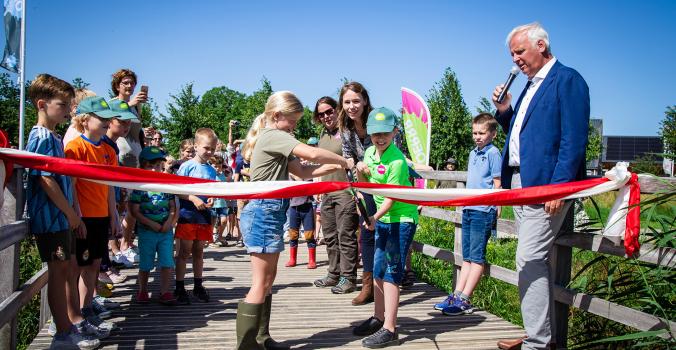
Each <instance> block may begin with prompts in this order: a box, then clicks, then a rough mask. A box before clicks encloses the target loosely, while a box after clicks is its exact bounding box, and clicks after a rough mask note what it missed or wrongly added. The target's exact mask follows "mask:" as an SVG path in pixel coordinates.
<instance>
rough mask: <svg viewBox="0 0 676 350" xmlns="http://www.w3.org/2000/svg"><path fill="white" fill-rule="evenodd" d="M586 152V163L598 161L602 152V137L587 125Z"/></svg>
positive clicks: (591, 126) (590, 124)
mask: <svg viewBox="0 0 676 350" xmlns="http://www.w3.org/2000/svg"><path fill="white" fill-rule="evenodd" d="M587 137H588V141H587V151H586V161H590V160H594V159H599V161H600V157H601V151H602V150H603V137H601V134H600V133H599V131H598V130H596V128H595V127H594V126H593V125H592V123H589V131H588V132H587Z"/></svg>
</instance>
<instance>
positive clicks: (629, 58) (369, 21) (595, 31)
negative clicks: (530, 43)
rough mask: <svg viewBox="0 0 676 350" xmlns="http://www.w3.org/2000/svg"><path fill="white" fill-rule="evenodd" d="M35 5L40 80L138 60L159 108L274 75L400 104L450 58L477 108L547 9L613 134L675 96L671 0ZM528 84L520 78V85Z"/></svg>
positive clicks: (423, 88) (30, 61) (105, 77)
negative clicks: (511, 41)
mask: <svg viewBox="0 0 676 350" xmlns="http://www.w3.org/2000/svg"><path fill="white" fill-rule="evenodd" d="M533 4H537V8H536V9H525V7H526V6H529V5H533ZM27 12H28V13H27V19H28V22H27V24H28V33H27V35H28V43H27V60H26V63H27V67H26V72H27V76H28V77H29V78H32V77H34V76H35V75H36V74H38V73H41V72H48V73H51V74H54V75H56V76H59V77H61V78H63V79H66V80H69V81H70V80H72V79H73V78H75V77H82V78H83V79H84V80H85V81H87V82H89V83H91V86H90V87H91V88H92V89H93V90H95V91H96V92H97V93H99V94H101V95H105V94H106V93H107V90H108V88H109V84H110V74H111V73H113V72H114V71H115V70H117V69H118V68H120V67H129V68H131V69H133V70H134V71H136V72H137V74H138V75H139V82H140V83H141V84H146V85H149V86H150V95H151V96H152V97H153V98H154V99H155V101H156V102H158V104H159V105H160V110H164V105H165V104H166V102H168V101H169V95H170V94H172V93H176V92H177V91H178V90H179V89H180V88H181V86H182V85H184V84H186V83H188V82H194V84H195V91H196V92H197V93H198V94H202V93H203V92H204V91H206V90H208V89H209V88H212V87H215V86H222V85H225V86H227V87H229V88H232V89H235V90H239V91H242V92H246V93H250V92H252V91H254V90H255V89H257V88H258V87H259V86H260V80H261V78H262V77H263V76H266V77H267V78H268V79H269V80H270V81H271V83H272V86H273V88H274V89H275V90H291V91H294V92H296V93H297V95H298V96H299V97H300V98H301V100H302V101H303V103H304V104H306V105H310V106H313V105H314V102H315V100H316V99H317V98H319V97H321V96H323V95H332V94H335V93H336V90H337V88H338V87H339V85H340V80H341V79H342V78H343V77H347V78H349V79H352V80H356V81H360V82H362V83H363V84H364V85H365V86H366V87H367V88H368V90H369V93H370V94H371V99H372V101H373V103H374V105H376V106H388V107H390V108H393V109H398V108H399V106H400V104H401V101H400V92H399V88H400V87H401V86H406V87H408V88H411V89H413V90H415V91H417V92H418V93H420V94H421V95H427V94H428V92H429V90H430V88H431V87H432V86H433V84H434V83H435V82H436V81H438V80H439V79H440V78H441V76H442V73H443V71H444V69H445V68H446V67H451V68H452V69H453V70H454V71H455V72H456V74H457V76H458V79H459V81H460V84H461V86H462V93H463V97H464V99H465V102H466V104H467V106H468V107H469V108H470V111H471V112H472V113H474V112H475V106H477V105H478V100H479V98H480V97H481V96H489V95H490V93H491V92H492V89H493V88H494V86H495V85H497V84H499V83H502V82H503V81H504V80H505V78H506V76H507V73H508V71H509V69H510V67H511V66H512V63H511V59H510V57H509V54H508V50H507V48H506V46H505V36H506V35H507V33H508V32H509V31H510V30H511V29H512V28H513V27H514V26H516V25H519V24H524V23H528V22H532V21H535V20H537V21H539V22H541V23H542V24H543V26H544V27H545V28H546V29H547V30H548V32H549V34H550V40H551V44H552V50H553V52H554V55H555V56H556V57H557V58H558V59H559V60H560V61H561V62H562V63H564V64H566V65H569V66H571V67H573V68H575V69H577V70H578V71H579V72H580V73H581V74H582V76H583V77H584V78H585V79H586V81H587V83H588V84H589V86H590V92H591V114H592V117H600V118H603V120H604V133H605V134H606V135H656V134H657V132H658V129H659V121H660V120H661V119H662V118H663V116H664V111H665V109H666V106H668V105H674V104H676V87H675V86H674V82H676V68H675V67H676V66H675V65H674V63H673V60H674V57H676V45H674V44H675V42H676V40H675V39H674V38H676V1H673V0H663V1H642V2H639V1H589V0H587V1H578V0H571V1H540V2H538V3H535V2H525V3H517V2H507V1H471V2H470V1H423V0H418V1H396V0H393V1H342V2H341V1H331V2H322V1H253V0H252V1H190V2H188V1H180V2H179V1H170V0H166V1H123V0H118V1H51V0H28V7H27ZM0 30H2V31H3V32H2V34H3V35H4V29H0ZM524 84H525V79H524V77H523V76H520V77H519V78H518V80H517V81H516V82H515V85H514V90H516V91H520V90H521V89H522V88H523V86H524Z"/></svg>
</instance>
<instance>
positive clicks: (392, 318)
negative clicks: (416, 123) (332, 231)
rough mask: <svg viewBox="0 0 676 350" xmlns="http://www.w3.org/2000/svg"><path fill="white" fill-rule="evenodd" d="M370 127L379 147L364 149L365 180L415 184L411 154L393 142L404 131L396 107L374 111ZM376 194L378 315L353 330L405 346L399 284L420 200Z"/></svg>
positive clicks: (376, 343)
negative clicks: (399, 324) (399, 318)
mask: <svg viewBox="0 0 676 350" xmlns="http://www.w3.org/2000/svg"><path fill="white" fill-rule="evenodd" d="M366 132H367V133H368V134H369V135H370V137H371V141H372V143H373V146H371V147H369V148H368V149H366V151H365V152H364V163H365V164H366V165H367V167H368V170H367V171H364V172H359V173H358V176H359V179H360V181H369V182H373V183H378V184H390V185H402V186H411V182H410V181H409V171H408V164H407V163H406V157H404V154H403V153H401V151H400V150H399V149H398V148H397V147H396V146H395V145H394V144H393V143H392V140H393V139H394V136H395V135H396V134H397V132H398V130H397V117H396V115H395V114H394V112H393V111H392V110H390V109H387V108H383V107H381V108H376V109H374V110H373V111H371V113H369V116H368V120H367V122H366ZM373 198H374V200H375V202H376V206H377V207H378V210H377V211H376V213H375V214H374V215H373V216H372V217H371V220H369V221H370V224H368V228H369V229H370V230H373V229H375V231H376V235H375V240H376V252H375V257H374V266H373V280H374V282H375V291H374V301H375V310H374V315H373V316H372V317H370V318H369V319H368V320H366V321H364V322H362V323H361V324H360V325H359V326H357V327H355V328H354V330H353V333H354V334H355V335H359V336H367V337H366V338H364V339H363V340H362V345H363V346H365V347H367V348H383V347H387V346H391V345H399V336H398V333H397V329H396V326H397V311H398V309H399V286H400V285H401V281H402V279H403V276H404V271H405V264H406V255H407V253H408V249H409V247H410V246H411V242H412V241H413V235H414V234H415V230H416V226H417V223H418V210H417V207H416V206H415V205H412V204H407V203H402V202H395V201H393V200H392V199H389V198H385V197H383V196H373ZM365 225H367V224H366V223H365Z"/></svg>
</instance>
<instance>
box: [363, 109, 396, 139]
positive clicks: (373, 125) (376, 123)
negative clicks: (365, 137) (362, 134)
mask: <svg viewBox="0 0 676 350" xmlns="http://www.w3.org/2000/svg"><path fill="white" fill-rule="evenodd" d="M396 126H397V115H396V114H394V112H393V111H392V110H391V109H389V108H385V107H379V108H376V109H374V110H372V111H371V113H369V117H368V119H367V120H366V133H367V134H369V135H372V134H377V133H381V132H391V131H392V130H394V128H395V127H396Z"/></svg>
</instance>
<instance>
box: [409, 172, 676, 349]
mask: <svg viewBox="0 0 676 350" xmlns="http://www.w3.org/2000/svg"><path fill="white" fill-rule="evenodd" d="M418 173H419V174H420V175H421V176H422V177H424V178H425V179H430V180H437V181H439V180H446V181H456V183H457V187H458V188H464V187H465V182H466V181H467V173H466V172H460V171H454V172H450V171H419V172H418ZM640 184H641V192H642V193H656V192H659V191H664V190H669V189H671V190H673V189H674V186H676V181H675V180H674V179H664V178H651V179H643V178H641V180H640ZM421 215H423V216H426V217H430V218H434V219H440V220H445V221H449V222H452V223H454V224H455V233H454V237H455V239H454V246H453V251H451V250H448V249H441V248H438V247H434V246H431V245H427V244H423V243H420V242H413V245H412V247H413V250H414V251H417V252H420V253H422V254H424V255H426V256H430V257H433V258H436V259H440V260H444V261H448V262H450V263H452V264H453V265H454V267H455V269H454V270H455V271H454V275H453V284H454V285H455V283H456V281H457V277H458V276H459V271H460V267H461V266H462V241H461V240H462V228H461V224H462V208H461V207H456V208H455V211H450V210H445V209H440V208H433V207H423V209H422V212H421ZM497 230H498V231H499V232H505V233H511V234H516V225H515V223H514V221H513V220H504V219H499V220H498V224H497ZM598 233H600V232H598ZM517 239H518V238H517ZM572 248H579V249H583V250H589V251H593V252H596V253H599V254H607V255H615V256H620V257H624V258H628V257H627V256H626V255H625V251H624V246H623V245H622V244H620V245H617V244H616V242H612V241H610V240H609V239H607V238H605V237H603V236H602V235H600V234H590V233H581V232H574V231H573V210H570V211H569V216H568V217H567V218H566V221H565V223H564V226H563V228H562V230H561V233H560V235H559V237H558V238H557V239H556V241H555V243H554V247H553V248H552V251H551V254H550V256H549V261H550V264H551V268H552V271H553V276H552V277H553V283H554V300H555V305H554V310H553V317H552V331H553V332H554V336H555V338H556V343H558V344H566V343H567V338H568V311H569V307H570V306H573V307H576V308H578V309H581V310H584V311H587V312H590V313H592V314H594V315H597V316H601V317H604V318H606V319H609V320H613V321H615V322H619V323H622V324H625V325H627V326H630V327H633V328H636V329H639V330H642V331H648V330H659V329H665V328H668V329H669V330H670V331H671V336H672V337H676V322H674V321H671V320H665V319H662V318H659V317H656V316H653V315H651V314H647V313H644V312H641V311H639V310H635V309H632V308H629V307H626V306H622V305H619V304H616V303H613V302H610V301H607V300H604V299H602V298H599V297H596V296H593V295H589V294H585V293H580V292H577V291H575V290H572V289H569V288H567V286H568V284H569V282H570V278H571V267H572ZM633 258H635V259H638V260H639V261H642V262H646V263H650V264H654V265H660V266H667V267H669V268H675V267H676V249H669V248H657V247H654V246H652V245H649V244H644V245H643V246H642V247H641V249H640V252H639V253H638V254H637V256H635V257H633ZM484 275H486V276H490V277H493V278H495V279H498V280H501V281H503V282H507V283H509V284H511V285H514V286H516V285H517V281H518V277H517V272H516V271H513V270H510V269H507V268H504V267H501V266H496V265H490V264H487V265H486V268H485V270H484Z"/></svg>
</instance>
